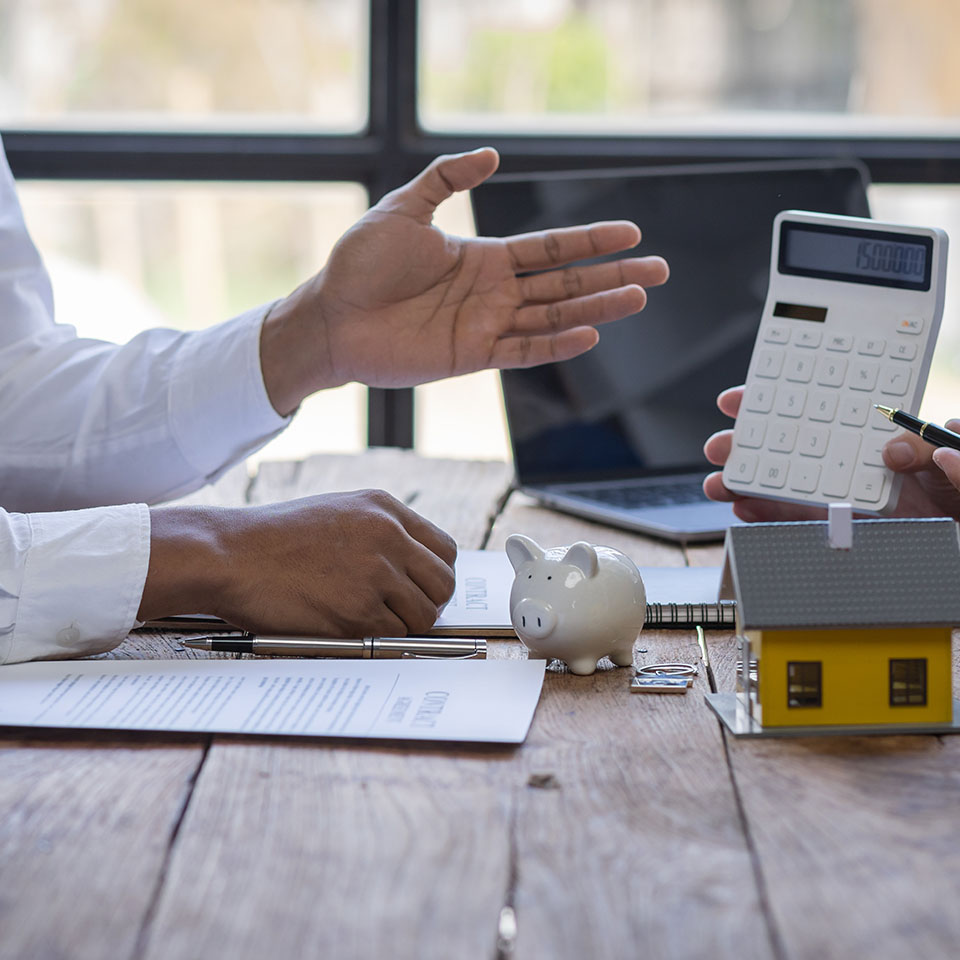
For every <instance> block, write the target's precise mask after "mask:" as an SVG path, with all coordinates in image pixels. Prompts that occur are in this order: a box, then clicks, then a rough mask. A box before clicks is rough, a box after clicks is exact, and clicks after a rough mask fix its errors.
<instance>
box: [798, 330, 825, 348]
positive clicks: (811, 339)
mask: <svg viewBox="0 0 960 960" xmlns="http://www.w3.org/2000/svg"><path fill="white" fill-rule="evenodd" d="M822 336H823V335H822V334H821V333H820V331H819V330H798V331H797V332H796V333H795V334H794V335H793V343H794V345H795V346H797V347H819V346H820V340H821V337H822Z"/></svg>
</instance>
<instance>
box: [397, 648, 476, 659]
mask: <svg viewBox="0 0 960 960" xmlns="http://www.w3.org/2000/svg"><path fill="white" fill-rule="evenodd" d="M479 656H480V651H479V650H474V651H473V653H453V654H437V653H411V652H409V651H407V650H404V652H403V653H402V654H400V659H401V660H477V659H479Z"/></svg>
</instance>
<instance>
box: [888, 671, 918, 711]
mask: <svg viewBox="0 0 960 960" xmlns="http://www.w3.org/2000/svg"><path fill="white" fill-rule="evenodd" d="M926 703H927V661H926V660H891V661H890V706H891V707H923V706H926Z"/></svg>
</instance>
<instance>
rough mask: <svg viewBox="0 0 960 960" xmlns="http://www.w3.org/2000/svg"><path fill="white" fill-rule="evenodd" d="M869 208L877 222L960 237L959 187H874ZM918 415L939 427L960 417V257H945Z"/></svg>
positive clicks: (922, 185) (908, 185)
mask: <svg viewBox="0 0 960 960" xmlns="http://www.w3.org/2000/svg"><path fill="white" fill-rule="evenodd" d="M870 210H871V212H872V213H873V216H874V217H876V218H877V219H878V220H891V221H894V222H896V223H909V224H914V225H916V226H925V227H941V228H942V229H943V230H946V232H947V236H948V237H950V239H951V241H953V240H954V238H957V237H960V186H954V185H949V186H948V185H944V184H873V185H872V186H871V187H870ZM920 415H921V416H922V417H924V418H926V419H928V420H933V421H935V422H936V423H943V422H944V420H948V419H950V418H951V417H960V256H957V251H956V249H955V248H954V249H953V250H951V251H950V254H949V256H948V257H947V290H946V296H945V298H944V304H943V319H942V321H941V324H940V334H939V336H938V337H937V346H936V348H935V349H934V354H933V363H932V365H931V367H930V377H929V380H928V381H927V388H926V390H925V391H924V394H923V403H922V405H921V407H920Z"/></svg>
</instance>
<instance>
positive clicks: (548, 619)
mask: <svg viewBox="0 0 960 960" xmlns="http://www.w3.org/2000/svg"><path fill="white" fill-rule="evenodd" d="M513 623H514V626H515V627H516V629H517V632H518V633H520V634H521V635H522V634H526V635H527V636H530V637H535V638H537V639H542V638H543V637H548V636H550V634H551V633H552V632H553V629H554V627H556V625H557V615H556V613H554V611H553V608H552V607H550V606H549V605H548V604H545V603H542V602H540V601H538V600H530V599H529V598H528V599H525V600H521V601H520V602H519V603H518V604H517V605H516V607H515V608H514V611H513Z"/></svg>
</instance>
